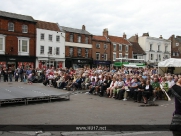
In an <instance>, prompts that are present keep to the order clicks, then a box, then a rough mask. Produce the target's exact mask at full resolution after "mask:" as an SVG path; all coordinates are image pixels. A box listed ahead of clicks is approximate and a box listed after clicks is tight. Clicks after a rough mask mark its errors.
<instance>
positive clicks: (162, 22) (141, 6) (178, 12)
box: [0, 0, 181, 39]
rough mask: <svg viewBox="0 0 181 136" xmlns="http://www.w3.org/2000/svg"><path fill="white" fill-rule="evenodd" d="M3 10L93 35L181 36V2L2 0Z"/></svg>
mask: <svg viewBox="0 0 181 136" xmlns="http://www.w3.org/2000/svg"><path fill="white" fill-rule="evenodd" d="M0 3H1V4H0V10H1V11H6V12H12V13H17V14H23V15H29V16H32V17H33V18H34V19H36V20H42V21H47V22H54V23H59V25H61V26H66V27H72V28H77V29H81V28H82V25H85V26H86V30H87V31H88V32H90V33H91V34H93V35H102V32H103V29H105V28H107V29H108V32H109V35H114V36H123V33H125V34H126V35H127V38H130V37H131V36H133V35H135V34H138V35H139V36H142V34H143V33H147V32H148V33H149V35H150V36H151V37H159V36H160V35H162V36H163V38H164V39H168V38H169V37H170V36H171V35H173V34H174V35H175V36H177V35H181V0H0Z"/></svg>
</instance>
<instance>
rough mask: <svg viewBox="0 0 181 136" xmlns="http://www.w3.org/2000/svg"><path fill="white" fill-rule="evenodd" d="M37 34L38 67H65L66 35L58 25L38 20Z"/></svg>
mask: <svg viewBox="0 0 181 136" xmlns="http://www.w3.org/2000/svg"><path fill="white" fill-rule="evenodd" d="M36 33H37V39H36V57H37V58H36V66H37V67H39V68H48V67H55V68H61V67H65V33H64V32H62V31H60V29H59V26H58V24H56V23H52V22H45V21H39V20H38V21H37V24H36Z"/></svg>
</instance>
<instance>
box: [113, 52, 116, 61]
mask: <svg viewBox="0 0 181 136" xmlns="http://www.w3.org/2000/svg"><path fill="white" fill-rule="evenodd" d="M115 60H116V53H113V61H115Z"/></svg>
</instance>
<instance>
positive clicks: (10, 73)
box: [8, 67, 13, 82]
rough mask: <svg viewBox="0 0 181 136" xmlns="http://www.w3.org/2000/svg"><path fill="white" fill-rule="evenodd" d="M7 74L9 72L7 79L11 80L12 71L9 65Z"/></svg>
mask: <svg viewBox="0 0 181 136" xmlns="http://www.w3.org/2000/svg"><path fill="white" fill-rule="evenodd" d="M8 74H9V80H10V82H12V77H13V71H12V68H11V67H9V70H8Z"/></svg>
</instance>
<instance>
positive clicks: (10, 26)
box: [8, 22, 14, 31]
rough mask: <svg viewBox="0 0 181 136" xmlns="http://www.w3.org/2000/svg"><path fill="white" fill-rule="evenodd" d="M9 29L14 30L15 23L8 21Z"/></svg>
mask: <svg viewBox="0 0 181 136" xmlns="http://www.w3.org/2000/svg"><path fill="white" fill-rule="evenodd" d="M8 31H14V23H12V22H9V23H8Z"/></svg>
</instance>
